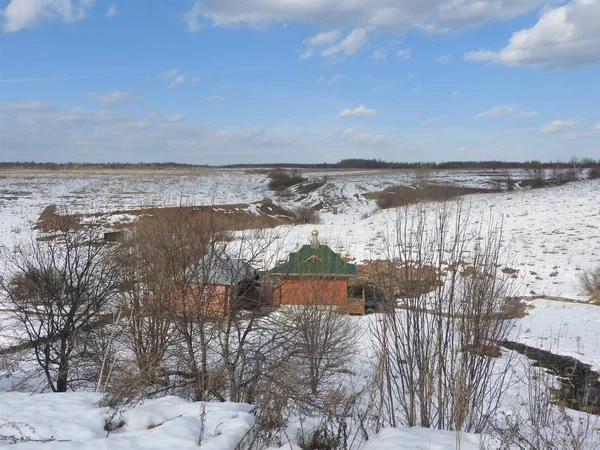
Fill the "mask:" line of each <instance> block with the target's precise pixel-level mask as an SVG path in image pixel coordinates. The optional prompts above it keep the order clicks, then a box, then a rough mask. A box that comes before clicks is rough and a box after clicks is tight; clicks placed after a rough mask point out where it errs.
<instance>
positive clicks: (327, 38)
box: [304, 30, 342, 47]
mask: <svg viewBox="0 0 600 450" xmlns="http://www.w3.org/2000/svg"><path fill="white" fill-rule="evenodd" d="M341 37H342V33H341V32H340V31H339V30H333V31H326V32H324V33H319V34H317V35H315V36H313V37H311V38H309V39H307V40H306V41H304V43H305V44H306V45H309V46H311V47H321V46H323V45H330V44H333V43H334V42H337V41H338V40H340V38H341Z"/></svg>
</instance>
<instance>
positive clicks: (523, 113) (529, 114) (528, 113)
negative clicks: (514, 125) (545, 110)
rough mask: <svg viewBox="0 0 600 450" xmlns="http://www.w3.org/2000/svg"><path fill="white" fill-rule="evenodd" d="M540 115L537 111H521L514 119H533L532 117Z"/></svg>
mask: <svg viewBox="0 0 600 450" xmlns="http://www.w3.org/2000/svg"><path fill="white" fill-rule="evenodd" d="M539 115H540V114H539V113H538V112H537V111H520V112H518V113H517V114H515V115H513V116H512V118H513V119H517V120H520V119H531V118H532V117H537V116H539Z"/></svg>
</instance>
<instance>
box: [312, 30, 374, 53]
mask: <svg viewBox="0 0 600 450" xmlns="http://www.w3.org/2000/svg"><path fill="white" fill-rule="evenodd" d="M367 35H368V32H367V29H366V28H357V29H355V30H352V32H350V34H348V36H346V37H345V38H344V39H342V40H341V41H340V42H338V43H337V44H334V45H332V46H331V47H328V48H326V49H324V50H322V51H321V56H323V57H326V58H330V57H333V56H337V55H339V54H342V55H354V54H356V53H358V51H359V50H361V49H362V48H363V47H364V46H365V45H366V44H367V40H368V37H367Z"/></svg>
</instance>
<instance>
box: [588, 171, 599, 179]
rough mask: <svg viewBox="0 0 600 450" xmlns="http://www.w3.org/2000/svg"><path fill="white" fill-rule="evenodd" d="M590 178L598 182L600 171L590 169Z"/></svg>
mask: <svg viewBox="0 0 600 450" xmlns="http://www.w3.org/2000/svg"><path fill="white" fill-rule="evenodd" d="M588 178H589V179H590V180H597V179H598V178H600V169H590V171H589V172H588Z"/></svg>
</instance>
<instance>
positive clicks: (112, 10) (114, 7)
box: [106, 5, 119, 18]
mask: <svg viewBox="0 0 600 450" xmlns="http://www.w3.org/2000/svg"><path fill="white" fill-rule="evenodd" d="M118 13H119V10H118V9H117V5H110V6H109V7H108V9H107V10H106V17H109V18H110V17H115V16H116V15H117V14H118Z"/></svg>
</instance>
